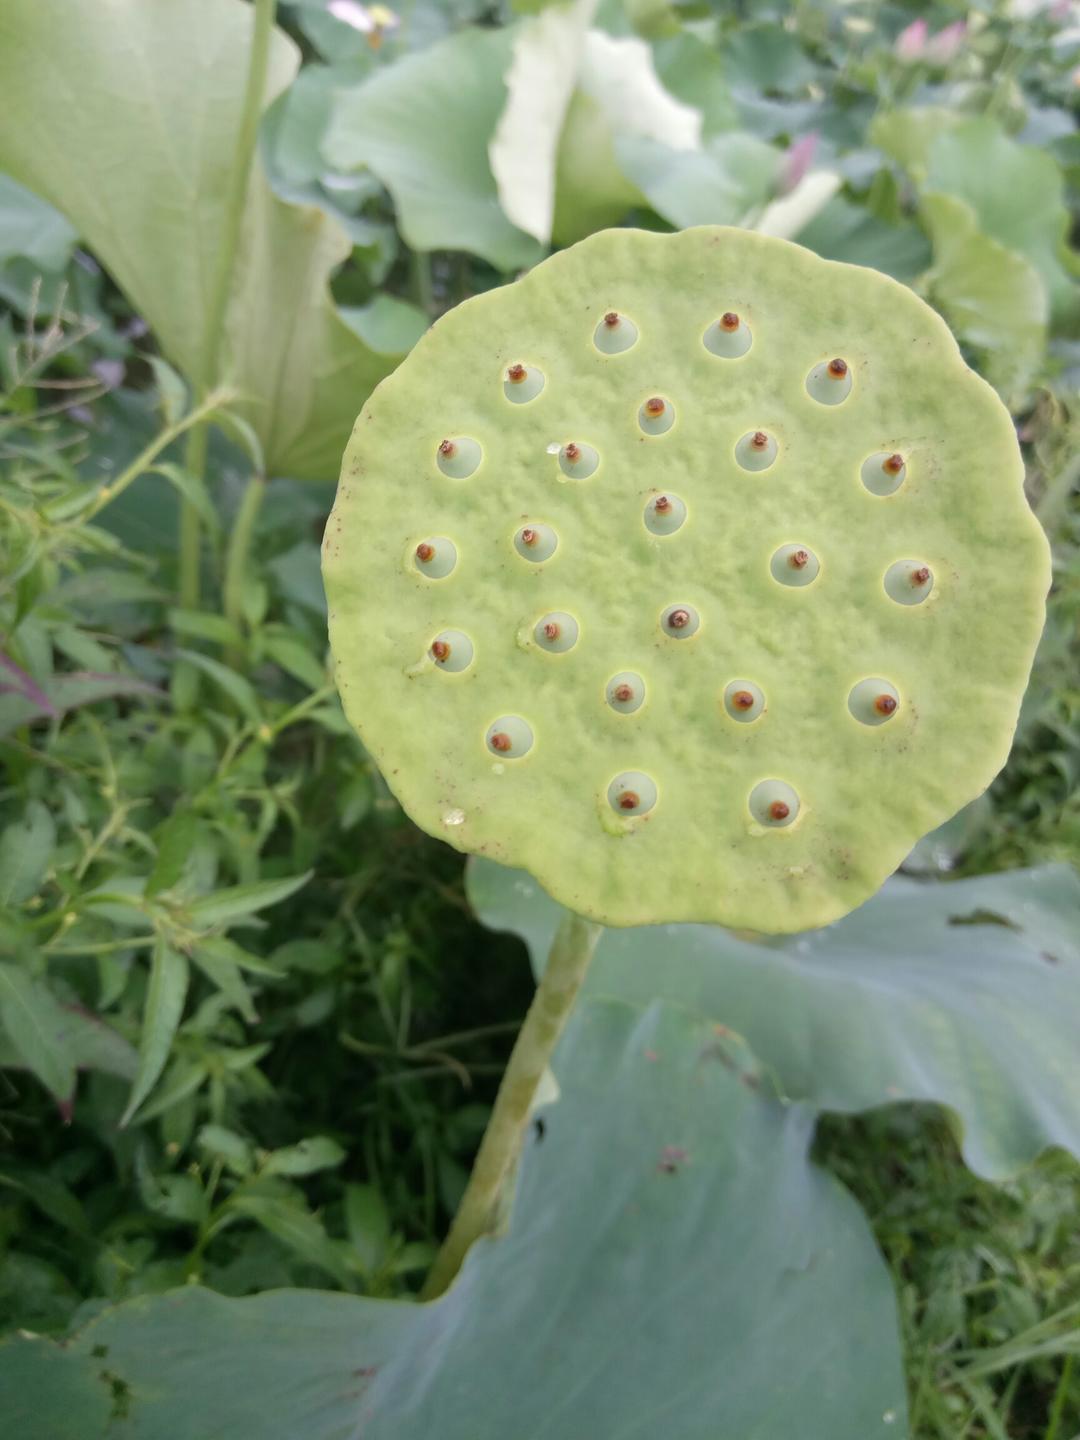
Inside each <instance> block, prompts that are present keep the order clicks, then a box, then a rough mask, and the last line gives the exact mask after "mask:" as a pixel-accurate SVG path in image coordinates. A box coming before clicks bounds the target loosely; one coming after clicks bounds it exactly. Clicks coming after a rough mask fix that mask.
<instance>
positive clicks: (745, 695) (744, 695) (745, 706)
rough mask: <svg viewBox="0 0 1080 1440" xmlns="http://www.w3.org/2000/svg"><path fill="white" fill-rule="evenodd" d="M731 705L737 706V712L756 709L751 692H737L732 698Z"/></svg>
mask: <svg viewBox="0 0 1080 1440" xmlns="http://www.w3.org/2000/svg"><path fill="white" fill-rule="evenodd" d="M731 703H732V705H734V706H735V709H736V710H752V709H753V707H754V697H753V695H751V694H750V691H749V690H736V691H735V694H734V695H732V697H731Z"/></svg>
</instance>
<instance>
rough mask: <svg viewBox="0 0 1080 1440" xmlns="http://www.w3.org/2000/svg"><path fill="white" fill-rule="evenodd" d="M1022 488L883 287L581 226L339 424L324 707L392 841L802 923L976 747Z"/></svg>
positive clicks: (1005, 723) (933, 352)
mask: <svg viewBox="0 0 1080 1440" xmlns="http://www.w3.org/2000/svg"><path fill="white" fill-rule="evenodd" d="M608 316H610V317H611V321H610V322H609V320H608V319H607V317H608ZM722 321H723V322H724V323H726V324H727V325H728V326H729V327H731V328H730V329H729V330H727V331H724V332H723V333H721V331H722V328H723V327H722V323H721V322H722ZM612 325H613V327H614V329H612ZM736 344H737V345H741V346H742V350H741V353H734V351H732V350H731V346H732V345H736ZM605 347H608V348H605ZM613 347H618V348H613ZM725 347H728V349H727V351H726V352H725ZM834 361H835V362H836V363H835V364H834ZM834 371H835V372H836V373H837V374H838V375H839V376H842V377H843V379H842V380H839V381H836V382H834V381H833V380H832V379H830V378H829V376H830V375H832V374H833V372H834ZM834 383H836V384H837V386H838V388H836V389H827V390H823V389H822V388H821V387H822V386H826V387H830V386H833V385H834ZM519 387H520V388H519ZM657 406H658V407H659V408H658V409H657V408H656V407H657ZM650 407H651V409H652V410H654V411H655V413H656V415H657V416H658V419H655V420H654V418H653V416H652V414H651V412H650ZM755 446H757V447H758V448H757V450H755V449H754V447H755ZM894 456H895V457H896V458H894ZM886 462H888V464H890V465H891V466H892V467H893V468H892V472H891V473H890V474H887V473H886V470H885V468H884V467H885V464H886ZM1022 481H1023V466H1022V462H1021V458H1020V454H1019V449H1018V446H1017V442H1016V435H1015V430H1014V428H1013V425H1012V421H1011V419H1010V417H1009V414H1008V412H1007V411H1006V410H1005V408H1004V407H1003V406H1002V405H1001V403H1000V402H999V401H998V399H997V398H996V397H995V396H994V394H993V392H992V391H991V390H990V388H989V386H987V385H986V384H985V382H984V381H983V380H981V379H980V378H979V377H978V376H976V375H975V374H973V373H972V372H971V371H969V370H968V369H966V367H965V366H964V364H963V361H962V360H961V357H960V355H959V353H958V351H957V348H956V345H955V342H954V340H953V339H952V337H951V336H950V335H949V333H948V330H947V329H946V327H945V325H944V324H943V323H942V321H941V320H940V319H939V318H938V317H937V316H936V315H934V314H933V312H932V311H931V310H930V309H929V308H928V307H927V306H925V305H924V304H923V303H922V302H921V301H920V300H919V299H918V298H917V297H916V296H914V295H913V294H912V293H911V291H909V290H906V289H905V288H904V287H902V286H900V285H897V284H896V283H895V282H894V281H891V280H889V279H887V278H886V277H884V276H882V275H878V274H875V273H874V272H872V271H869V270H861V269H858V268H856V267H853V266H842V265H838V264H835V263H834V262H828V261H823V260H820V259H818V258H817V257H816V256H814V255H811V254H810V253H809V252H808V251H806V250H804V249H801V248H800V247H798V246H795V245H790V244H787V243H786V242H783V241H781V240H775V239H767V238H765V237H763V236H761V235H755V234H751V233H748V232H746V231H742V230H732V229H727V230H726V229H720V228H717V229H712V228H707V227H702V228H700V229H693V230H685V231H682V232H681V233H679V234H677V235H656V234H649V233H645V232H642V231H634V230H614V231H607V232H605V233H603V234H600V235H595V236H591V237H590V238H589V239H588V240H585V241H583V242H582V243H581V244H579V245H577V246H575V247H574V248H573V249H571V250H566V251H562V252H561V253H560V254H558V255H555V256H553V257H552V258H551V259H549V260H547V261H546V262H545V263H544V264H543V265H540V266H537V267H536V268H535V269H534V270H532V271H531V272H530V273H529V274H528V275H526V276H524V277H523V278H522V279H521V280H519V281H518V282H517V283H516V284H514V285H512V286H503V287H502V288H500V289H498V290H496V291H494V292H489V293H488V294H486V295H482V296H479V297H477V298H475V299H473V300H470V301H467V302H466V303H465V304H464V305H460V306H458V307H457V308H456V309H455V310H453V311H451V312H449V313H448V314H447V315H446V316H444V317H443V318H442V319H441V320H440V321H439V323H438V324H437V325H436V326H434V327H433V329H432V330H431V331H430V332H429V333H428V334H427V335H426V336H425V337H424V338H423V340H422V341H421V342H420V343H419V344H418V345H417V347H416V349H415V350H414V351H413V353H412V355H411V356H410V357H409V359H408V360H407V361H406V362H405V364H404V365H402V366H401V367H400V369H399V370H398V371H397V372H396V373H395V374H394V375H393V376H391V377H390V378H389V379H387V380H386V381H385V382H384V383H383V384H382V385H380V387H379V389H378V391H377V393H376V394H375V395H373V396H372V397H371V399H370V400H369V401H368V404H367V405H366V407H365V408H364V410H363V412H362V413H361V415H360V417H359V419H358V420H357V424H356V428H355V431H354V435H353V439H352V442H351V443H350V446H349V448H348V450H347V451H346V454H345V457H344V461H343V466H342V476H341V481H340V484H339V488H338V496H337V500H336V503H335V507H334V512H333V515H332V516H331V518H330V521H329V523H328V526H327V530H326V534H325V538H324V550H323V557H324V558H323V566H324V576H325V580H326V587H327V596H328V600H329V622H330V634H331V642H332V645H333V649H334V655H335V662H336V674H337V680H338V684H339V687H340V689H341V692H342V698H343V702H344V705H345V710H346V713H347V714H348V716H349V718H350V720H351V721H352V723H353V724H354V725H356V727H357V729H358V730H359V731H360V733H361V736H362V738H363V740H364V743H365V745H366V746H367V748H368V750H369V752H370V753H371V754H372V755H373V756H374V757H375V758H376V760H377V762H378V764H379V766H380V768H381V770H382V772H383V774H384V775H385V776H386V779H387V782H388V783H389V785H390V786H391V788H392V789H393V790H394V791H395V793H396V794H397V795H398V796H399V798H400V799H401V801H402V804H403V805H404V806H405V808H406V809H407V810H408V812H409V814H410V815H411V816H412V817H413V818H414V819H415V820H416V821H417V823H418V824H420V825H422V826H423V827H424V828H426V829H427V830H429V831H430V832H431V833H432V834H434V835H437V836H440V837H442V838H444V839H446V840H447V841H449V842H450V843H451V844H453V845H455V846H457V847H458V848H459V849H462V850H468V851H474V852H478V853H481V854H486V855H488V856H489V857H490V858H492V859H497V860H500V861H502V862H503V863H506V864H510V865H517V866H522V867H524V868H526V869H528V870H529V871H530V872H531V873H533V874H534V875H535V876H536V877H537V879H538V880H539V881H540V882H541V884H543V885H544V886H545V887H546V888H547V889H548V890H549V891H550V892H551V893H552V894H554V895H555V896H556V898H557V899H558V900H559V901H560V902H561V903H563V904H565V905H567V906H568V907H569V908H570V909H573V910H575V911H577V912H578V913H580V914H582V915H585V916H587V917H588V918H590V919H594V920H598V921H600V922H602V923H607V924H615V925H635V924H650V923H655V922H657V921H662V920H678V921H709V922H713V923H723V924H728V925H740V926H748V927H750V928H752V929H755V930H759V931H760V930H769V931H795V930H803V929H806V928H808V927H810V926H813V925H820V924H824V923H826V922H827V921H829V920H833V919H836V918H837V917H838V916H839V915H841V914H843V913H845V912H846V911H847V910H850V909H852V908H853V907H854V906H855V905H857V904H861V903H862V902H863V901H864V900H865V899H867V898H868V897H869V896H870V895H872V894H873V893H874V892H875V891H876V890H877V889H878V888H879V886H880V885H881V883H882V882H883V881H884V879H885V878H886V877H887V876H888V875H889V874H890V873H891V872H892V870H894V869H895V868H896V867H897V866H898V865H899V864H900V863H901V861H902V860H903V859H904V857H905V855H907V854H908V852H909V851H910V849H911V847H912V846H913V845H914V844H915V843H916V841H917V840H918V839H919V838H920V837H921V836H922V835H924V834H926V833H927V832H928V831H929V830H932V829H934V828H936V827H937V826H938V825H940V824H941V823H943V821H945V820H946V819H947V818H949V816H950V815H952V814H953V813H955V811H956V810H958V809H960V808H961V806H962V805H964V804H967V803H968V802H969V801H970V800H972V799H973V798H974V797H975V795H977V794H978V793H980V792H981V791H982V790H984V789H985V787H986V785H987V784H988V783H989V781H990V780H991V778H992V777H993V775H994V774H995V773H996V772H997V770H998V769H999V768H1000V767H1001V765H1002V764H1003V763H1004V761H1005V758H1006V756H1007V754H1008V750H1009V744H1010V741H1011V737H1012V733H1013V729H1014V726H1015V724H1016V716H1017V712H1018V710H1019V705H1020V698H1021V696H1022V694H1023V691H1024V687H1025V685H1026V682H1027V676H1028V672H1029V669H1030V665H1031V658H1032V655H1033V653H1034V648H1035V643H1036V640H1037V637H1038V634H1039V631H1040V629H1041V625H1042V618H1043V608H1044V595H1045V591H1046V587H1047V584H1048V580H1049V563H1048V561H1049V556H1048V547H1047V545H1046V540H1045V537H1044V536H1043V534H1042V532H1041V530H1040V529H1039V526H1038V523H1037V521H1036V520H1035V519H1034V517H1033V516H1032V514H1031V511H1030V510H1029V508H1028V506H1027V502H1026V500H1025V498H1024V493H1023V483H1022ZM661 500H663V502H664V505H663V508H662V510H659V511H658V510H657V508H656V507H658V506H659V504H660V501H661ZM811 561H812V562H813V563H811ZM802 567H808V568H806V569H803V568H802ZM916 577H921V578H919V579H918V580H916ZM627 677H628V678H627ZM620 707H621V708H620ZM515 736H516V737H517V738H516V739H515V738H514V737H515Z"/></svg>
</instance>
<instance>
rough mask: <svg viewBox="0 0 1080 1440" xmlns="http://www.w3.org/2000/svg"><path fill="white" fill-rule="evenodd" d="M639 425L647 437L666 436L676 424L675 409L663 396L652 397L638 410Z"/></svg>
mask: <svg viewBox="0 0 1080 1440" xmlns="http://www.w3.org/2000/svg"><path fill="white" fill-rule="evenodd" d="M638 424H639V425H640V426H641V428H642V430H643V431H644V432H645V434H646V435H664V434H666V433H667V431H668V430H670V429H671V427H672V425H674V424H675V407H674V405H672V403H671V401H670V400H665V399H664V397H663V396H662V395H650V396H649V398H648V399H647V400H645V401H644V402H643V404H642V406H641V408H640V410H638Z"/></svg>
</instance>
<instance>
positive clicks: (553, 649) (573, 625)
mask: <svg viewBox="0 0 1080 1440" xmlns="http://www.w3.org/2000/svg"><path fill="white" fill-rule="evenodd" d="M579 633H580V630H579V627H578V622H577V621H576V620H575V619H574V617H573V615H569V614H567V612H566V611H565V610H552V611H551V612H550V614H548V615H541V617H540V619H539V620H537V622H536V624H535V625H534V626H533V639H534V640H535V641H536V643H537V645H539V647H540V649H541V650H546V651H547V652H548V653H549V654H550V655H563V654H565V653H566V651H567V650H572V649H573V648H574V646H575V645H576V644H577V642H578V635H579Z"/></svg>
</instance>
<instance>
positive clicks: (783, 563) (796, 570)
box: [769, 545, 821, 586]
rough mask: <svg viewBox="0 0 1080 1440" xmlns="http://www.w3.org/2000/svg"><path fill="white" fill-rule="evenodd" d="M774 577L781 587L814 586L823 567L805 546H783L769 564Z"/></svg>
mask: <svg viewBox="0 0 1080 1440" xmlns="http://www.w3.org/2000/svg"><path fill="white" fill-rule="evenodd" d="M769 569H770V570H771V572H772V577H773V579H774V580H776V581H777V582H778V583H779V584H781V585H794V586H802V585H812V584H813V583H814V581H815V580H816V579H817V577H818V572H819V571H820V569H821V565H820V563H819V561H818V558H817V556H816V555H815V554H814V552H813V551H812V550H809V549H808V548H807V547H806V546H805V545H781V546H780V548H779V550H776V551H774V552H773V557H772V559H771V560H770V562H769Z"/></svg>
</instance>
